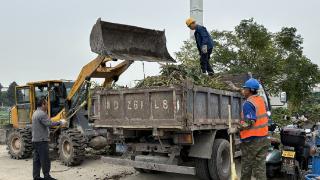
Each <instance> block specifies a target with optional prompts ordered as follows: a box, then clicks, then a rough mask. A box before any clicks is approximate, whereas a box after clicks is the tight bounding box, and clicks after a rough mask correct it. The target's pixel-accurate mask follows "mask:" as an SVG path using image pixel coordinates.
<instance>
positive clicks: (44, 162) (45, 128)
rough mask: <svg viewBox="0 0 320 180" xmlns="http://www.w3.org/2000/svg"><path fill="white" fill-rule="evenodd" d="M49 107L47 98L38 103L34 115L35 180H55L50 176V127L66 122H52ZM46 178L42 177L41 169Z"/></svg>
mask: <svg viewBox="0 0 320 180" xmlns="http://www.w3.org/2000/svg"><path fill="white" fill-rule="evenodd" d="M47 111H48V105H47V100H46V99H45V98H41V99H40V100H39V101H38V102H37V110H36V111H35V112H34V113H33V115H32V143H33V179H34V180H40V179H45V180H55V179H54V178H52V177H51V176H50V166H51V165H50V159H49V144H48V142H49V127H51V126H59V125H63V124H65V122H66V121H65V120H60V121H59V122H52V121H51V120H50V119H49V117H48V115H47ZM41 168H42V172H43V175H44V178H41V177H40V169H41Z"/></svg>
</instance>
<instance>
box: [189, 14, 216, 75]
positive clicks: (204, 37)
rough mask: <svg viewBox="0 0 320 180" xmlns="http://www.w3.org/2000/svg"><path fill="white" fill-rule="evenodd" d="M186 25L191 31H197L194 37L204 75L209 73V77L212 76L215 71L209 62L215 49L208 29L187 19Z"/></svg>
mask: <svg viewBox="0 0 320 180" xmlns="http://www.w3.org/2000/svg"><path fill="white" fill-rule="evenodd" d="M186 24H187V26H188V27H189V28H190V29H191V30H195V32H194V37H195V39H196V43H197V48H198V50H199V54H200V65H201V70H202V73H207V72H208V75H209V76H212V75H213V70H212V67H211V65H210V62H209V60H210V55H211V53H212V49H213V40H212V38H211V36H210V34H209V32H208V31H207V29H206V28H205V27H204V26H201V25H199V24H197V23H196V21H195V20H194V19H192V18H189V19H187V21H186Z"/></svg>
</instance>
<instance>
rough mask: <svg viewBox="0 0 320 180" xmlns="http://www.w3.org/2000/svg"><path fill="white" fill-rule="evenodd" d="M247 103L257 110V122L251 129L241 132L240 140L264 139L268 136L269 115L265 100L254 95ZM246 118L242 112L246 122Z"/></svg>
mask: <svg viewBox="0 0 320 180" xmlns="http://www.w3.org/2000/svg"><path fill="white" fill-rule="evenodd" d="M247 101H249V102H251V103H252V104H253V105H254V107H255V109H256V116H257V120H256V122H255V123H254V124H253V125H252V126H251V127H250V128H249V129H245V130H242V131H240V138H241V139H246V138H249V137H252V136H258V137H263V136H267V135H268V119H269V118H268V114H267V108H266V104H265V102H264V99H263V98H262V97H261V96H258V95H254V96H250V97H249V98H248V99H247ZM245 118H246V117H244V116H243V111H242V120H241V121H244V120H245Z"/></svg>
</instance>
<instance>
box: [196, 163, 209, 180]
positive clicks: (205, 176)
mask: <svg viewBox="0 0 320 180" xmlns="http://www.w3.org/2000/svg"><path fill="white" fill-rule="evenodd" d="M195 165H196V175H197V176H198V177H199V178H200V179H202V180H211V178H210V173H209V169H208V160H207V159H202V158H195Z"/></svg>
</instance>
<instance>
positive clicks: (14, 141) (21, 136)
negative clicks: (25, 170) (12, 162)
mask: <svg viewBox="0 0 320 180" xmlns="http://www.w3.org/2000/svg"><path fill="white" fill-rule="evenodd" d="M7 149H8V153H9V154H10V156H11V158H13V159H26V158H29V157H31V155H32V149H33V148H32V135H31V128H24V129H12V130H10V132H9V134H8V138H7Z"/></svg>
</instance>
